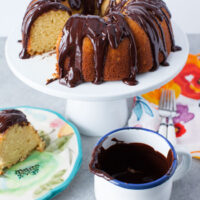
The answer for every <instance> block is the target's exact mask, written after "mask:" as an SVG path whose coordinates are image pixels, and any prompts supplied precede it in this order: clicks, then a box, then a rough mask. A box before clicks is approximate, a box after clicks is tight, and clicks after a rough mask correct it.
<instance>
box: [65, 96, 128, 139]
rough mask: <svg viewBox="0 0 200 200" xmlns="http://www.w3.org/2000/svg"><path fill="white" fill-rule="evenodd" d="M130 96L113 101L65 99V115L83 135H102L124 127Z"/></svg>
mask: <svg viewBox="0 0 200 200" xmlns="http://www.w3.org/2000/svg"><path fill="white" fill-rule="evenodd" d="M131 102H132V98H131V100H130V99H123V100H115V101H76V100H67V104H66V117H67V119H68V120H70V121H72V122H73V123H74V124H76V125H77V126H78V128H79V131H80V133H81V134H83V135H87V136H103V135H105V134H106V133H108V132H110V131H112V130H114V129H117V128H121V127H124V126H125V125H126V123H127V120H128V117H129V107H130V104H131Z"/></svg>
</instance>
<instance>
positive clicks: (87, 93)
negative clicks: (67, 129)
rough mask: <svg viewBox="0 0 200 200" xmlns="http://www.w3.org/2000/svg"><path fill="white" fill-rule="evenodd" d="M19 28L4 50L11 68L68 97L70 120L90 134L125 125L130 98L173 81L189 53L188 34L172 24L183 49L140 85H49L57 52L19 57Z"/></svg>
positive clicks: (49, 91) (30, 81) (32, 82)
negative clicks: (27, 57) (23, 58)
mask: <svg viewBox="0 0 200 200" xmlns="http://www.w3.org/2000/svg"><path fill="white" fill-rule="evenodd" d="M20 27H21V26H18V27H17V28H16V29H15V31H14V32H13V33H12V34H11V35H10V36H9V37H8V39H7V42H6V48H5V53H6V59H7V62H8V65H9V67H10V69H11V70H12V72H13V73H14V74H15V75H16V76H17V77H18V78H19V79H20V80H21V81H23V82H24V83H25V84H27V85H29V86H30V87H32V88H34V89H36V90H39V91H40V92H43V93H46V94H49V95H52V96H56V97H60V98H64V99H66V108H65V109H66V117H67V119H68V120H70V121H72V122H73V123H75V124H76V125H77V126H78V128H79V130H80V132H81V133H82V134H84V135H87V136H102V135H105V134H106V133H108V132H109V131H111V130H114V129H117V128H121V127H123V126H125V125H126V123H127V120H128V117H129V114H130V113H129V111H128V99H129V98H131V97H134V96H136V95H141V94H144V93H146V92H149V91H152V90H154V89H157V88H159V87H161V86H162V85H164V84H166V83H167V82H168V81H170V80H172V79H173V78H174V77H175V76H176V75H177V74H178V73H179V72H180V71H181V69H182V68H183V66H184V64H185V62H186V60H187V57H188V53H189V45H188V40H187V36H186V35H185V34H184V33H183V31H182V30H181V29H180V28H179V27H178V26H177V25H176V24H175V23H173V29H174V35H175V41H176V45H179V46H181V47H182V51H178V52H175V53H171V54H170V55H169V57H168V59H167V62H168V63H169V64H170V66H168V67H162V66H161V67H159V69H158V70H157V71H155V72H148V73H145V74H142V75H138V76H137V80H138V81H139V84H138V85H136V86H128V85H126V84H124V83H123V82H122V81H115V82H105V83H103V84H101V85H94V84H92V83H84V84H81V85H79V86H77V87H75V88H68V87H66V86H63V85H61V84H59V82H58V81H55V82H53V83H51V84H49V85H46V80H47V79H48V78H51V77H52V74H53V73H54V72H55V64H56V55H55V54H54V55H51V56H50V55H49V54H45V55H40V56H35V57H33V58H30V59H25V60H22V59H20V58H19V53H20V51H21V43H19V42H18V40H19V39H20V38H21V33H20V30H21V29H20ZM16 30H17V31H16ZM16 32H17V33H16ZM144 56H145V55H144Z"/></svg>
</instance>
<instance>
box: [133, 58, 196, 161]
mask: <svg viewBox="0 0 200 200" xmlns="http://www.w3.org/2000/svg"><path fill="white" fill-rule="evenodd" d="M162 88H167V89H173V90H174V91H175V94H176V101H177V116H176V117H174V124H175V128H176V137H177V144H179V145H183V146H184V147H185V148H187V149H188V150H189V151H190V152H191V154H192V156H193V157H195V158H199V159H200V130H199V128H200V55H189V57H188V60H187V63H186V65H185V67H184V68H183V70H182V71H181V73H180V74H179V75H178V76H177V77H176V78H175V79H174V80H172V81H170V82H169V83H167V84H166V85H164V86H163V87H161V88H160V89H157V90H154V91H152V92H149V93H147V94H144V95H142V97H143V98H141V97H136V98H135V99H134V102H135V107H134V108H133V112H132V116H131V118H130V119H129V126H140V127H145V128H150V129H153V130H158V127H159V123H160V118H159V116H158V111H157V109H158V103H159V99H160V95H161V90H162Z"/></svg>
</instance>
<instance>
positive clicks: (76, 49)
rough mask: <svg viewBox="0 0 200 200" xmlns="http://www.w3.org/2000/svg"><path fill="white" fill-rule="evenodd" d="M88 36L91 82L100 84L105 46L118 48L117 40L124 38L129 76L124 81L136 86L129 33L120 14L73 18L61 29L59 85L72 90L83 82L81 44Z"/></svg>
mask: <svg viewBox="0 0 200 200" xmlns="http://www.w3.org/2000/svg"><path fill="white" fill-rule="evenodd" d="M85 37H88V38H89V39H90V40H91V42H92V44H93V48H94V63H95V66H94V68H95V80H94V81H93V83H95V84H99V83H102V81H103V71H104V68H103V66H104V64H105V59H106V55H107V54H106V52H107V49H108V45H110V46H111V47H112V48H114V49H116V48H118V46H119V44H120V43H121V41H122V40H123V39H124V38H125V37H128V38H129V40H130V57H131V58H132V59H131V60H130V63H131V64H130V65H131V74H130V76H129V78H128V79H125V80H124V82H127V83H129V84H132V85H134V84H136V81H135V75H136V72H137V51H136V45H135V40H134V37H133V34H132V33H131V30H130V28H129V26H128V24H127V23H126V21H125V19H124V16H123V15H122V14H121V13H117V12H113V13H110V14H109V15H107V20H106V21H105V20H104V19H103V18H101V17H99V16H91V15H87V16H84V15H73V16H72V17H71V18H70V19H69V20H68V21H67V23H66V25H65V27H64V29H63V37H62V40H61V43H60V47H59V52H60V56H59V60H58V64H59V66H60V77H64V78H63V79H61V81H60V82H61V83H62V84H66V85H67V86H69V87H75V86H76V85H78V84H80V83H82V82H83V77H82V42H83V39H84V38H85ZM66 57H69V58H70V62H69V68H68V70H65V59H66Z"/></svg>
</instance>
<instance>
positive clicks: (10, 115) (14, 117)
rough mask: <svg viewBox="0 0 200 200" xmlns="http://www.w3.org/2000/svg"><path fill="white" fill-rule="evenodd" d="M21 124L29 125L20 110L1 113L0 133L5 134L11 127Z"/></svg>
mask: <svg viewBox="0 0 200 200" xmlns="http://www.w3.org/2000/svg"><path fill="white" fill-rule="evenodd" d="M15 124H19V125H20V126H23V125H28V121H27V119H26V116H25V115H24V114H23V113H22V112H21V111H19V110H3V111H0V133H3V132H5V131H6V130H7V129H8V128H9V127H11V126H13V125H15Z"/></svg>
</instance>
